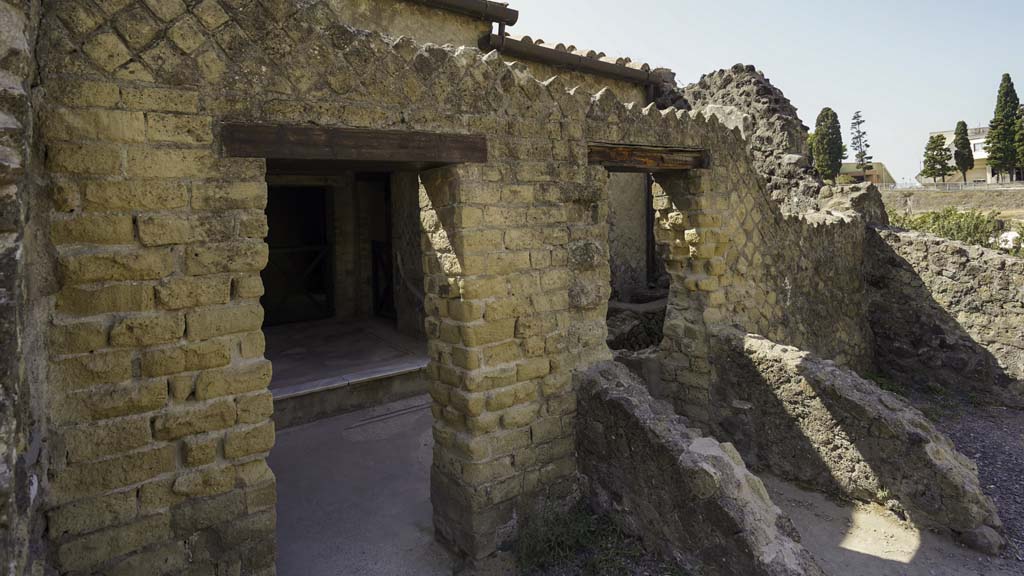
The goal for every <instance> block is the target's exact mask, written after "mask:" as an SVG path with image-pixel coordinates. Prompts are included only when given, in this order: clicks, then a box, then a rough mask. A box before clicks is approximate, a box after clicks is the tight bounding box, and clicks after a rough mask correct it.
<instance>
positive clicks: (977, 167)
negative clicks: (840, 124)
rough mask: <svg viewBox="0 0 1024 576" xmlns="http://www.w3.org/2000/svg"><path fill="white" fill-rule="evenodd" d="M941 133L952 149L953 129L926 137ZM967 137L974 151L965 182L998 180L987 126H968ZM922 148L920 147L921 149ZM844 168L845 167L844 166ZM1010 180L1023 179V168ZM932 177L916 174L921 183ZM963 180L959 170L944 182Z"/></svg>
mask: <svg viewBox="0 0 1024 576" xmlns="http://www.w3.org/2000/svg"><path fill="white" fill-rule="evenodd" d="M936 134H941V135H943V136H945V137H946V146H947V147H948V148H949V149H950V151H953V150H954V146H953V138H954V132H953V130H946V131H942V132H932V133H930V134H928V137H929V138H930V137H932V136H935V135H936ZM967 137H968V138H970V139H971V149H972V150H973V151H974V168H973V169H971V170H968V171H967V182H968V183H972V184H986V183H987V184H995V183H997V182H999V178H998V175H997V174H993V173H992V168H991V167H989V165H988V152H986V151H985V138H987V137H988V126H982V127H980V128H969V129H968V130H967ZM923 149H924V148H922V150H923ZM844 168H845V167H844ZM1010 176H1011V177H1010V180H1012V181H1015V182H1016V181H1021V180H1024V170H1021V169H1020V168H1018V169H1017V170H1016V171H1015V172H1014V174H1012V175H1010ZM932 180H933V179H932V178H924V177H923V176H921V175H920V174H918V176H917V181H918V182H920V183H921V184H926V183H931V181H932ZM961 181H963V178H962V176H961V175H960V172H959V171H958V172H955V173H953V174H951V175H949V176H947V177H946V182H961ZM1003 181H1004V182H1005V181H1007V175H1006V173H1003Z"/></svg>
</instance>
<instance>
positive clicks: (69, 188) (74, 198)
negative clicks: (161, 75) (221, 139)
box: [43, 80, 275, 574]
mask: <svg viewBox="0 0 1024 576" xmlns="http://www.w3.org/2000/svg"><path fill="white" fill-rule="evenodd" d="M43 128H44V138H45V141H46V150H47V159H48V166H47V168H48V171H49V175H50V178H51V186H50V190H51V193H52V197H53V200H54V205H53V213H52V228H51V232H50V236H51V238H52V241H53V244H54V249H55V251H56V255H57V259H58V264H59V291H58V293H57V295H56V298H55V302H54V311H53V316H52V317H53V321H52V322H53V325H52V327H51V328H50V331H51V338H50V345H51V349H50V359H51V364H50V377H49V387H50V397H51V398H50V400H51V410H50V414H49V423H50V426H51V432H52V438H51V443H50V446H51V451H50V456H51V461H50V469H49V490H48V492H47V493H48V498H49V501H48V504H49V507H50V511H49V537H50V538H51V539H52V541H53V548H54V550H55V555H56V560H57V566H58V568H59V569H60V570H61V572H62V573H64V572H74V573H84V572H90V573H91V572H92V571H102V572H104V573H110V574H114V573H118V574H120V573H124V574H148V573H155V572H156V571H157V570H158V568H159V569H160V570H181V569H184V568H186V567H189V566H190V567H192V568H193V569H195V570H198V571H201V570H204V569H208V570H210V571H213V570H224V571H226V572H225V573H239V571H240V572H241V573H243V574H271V573H273V570H274V549H275V547H274V523H275V516H274V502H275V495H274V489H275V482H274V476H273V474H272V473H271V471H270V469H269V468H268V467H267V465H266V463H265V457H266V455H267V453H268V452H269V450H270V448H271V447H272V446H273V444H274V424H273V422H271V421H270V415H271V412H272V410H273V402H272V399H271V394H270V392H269V391H268V390H267V385H268V384H269V382H270V376H271V367H270V363H269V362H268V361H266V360H265V359H264V358H263V351H264V340H263V333H262V331H261V325H262V321H263V310H262V308H261V306H260V304H259V297H260V296H261V295H262V293H263V286H262V282H261V280H260V277H259V275H258V273H259V271H260V270H261V269H262V268H263V267H264V266H265V265H266V262H267V246H266V244H265V243H264V242H263V240H262V238H263V237H264V236H266V233H267V223H266V216H265V215H264V213H263V209H264V207H265V205H266V200H267V190H266V183H265V169H264V164H263V162H262V161H249V160H224V159H220V158H218V156H217V153H216V152H215V149H214V145H213V141H214V135H213V132H212V122H211V118H210V117H209V116H207V115H205V114H203V112H202V111H201V109H200V107H199V101H198V97H197V95H196V94H194V93H191V92H188V91H184V90H170V89H161V88H131V87H120V86H117V85H114V84H108V83H102V82H75V81H71V80H68V83H67V85H66V87H65V90H64V91H63V92H62V93H61V95H60V97H59V99H58V100H56V101H54V102H53V104H52V107H51V109H50V110H48V111H47V114H46V115H45V117H44V120H43ZM232 571H233V572H232ZM200 573H202V572H200Z"/></svg>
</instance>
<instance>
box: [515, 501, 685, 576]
mask: <svg viewBox="0 0 1024 576" xmlns="http://www.w3.org/2000/svg"><path fill="white" fill-rule="evenodd" d="M515 556H516V562H517V564H518V566H519V570H520V573H521V574H524V575H525V576H548V575H558V576H563V575H564V576H570V575H581V576H625V575H629V574H650V575H651V576H687V573H686V572H684V571H683V570H682V569H681V568H679V567H678V566H676V565H675V564H674V563H671V562H666V561H664V560H663V559H661V558H659V557H658V556H656V555H654V554H652V553H649V552H647V550H645V549H644V547H643V543H642V542H641V541H640V540H639V539H638V538H635V537H633V536H630V535H628V534H626V533H625V532H623V531H622V530H621V529H619V527H618V526H617V525H616V524H615V522H613V521H612V519H611V518H609V517H607V516H602V515H599V514H596V513H594V512H593V511H592V510H591V509H590V508H589V507H588V506H587V505H586V504H585V503H580V504H577V505H576V506H574V507H573V508H571V509H569V510H568V511H558V510H553V509H548V510H544V511H542V512H541V513H540V514H538V515H536V516H534V517H533V518H532V519H530V521H529V522H528V523H527V524H526V525H525V526H524V527H523V529H522V530H520V532H519V539H518V541H517V542H516V546H515Z"/></svg>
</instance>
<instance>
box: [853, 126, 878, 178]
mask: <svg viewBox="0 0 1024 576" xmlns="http://www.w3.org/2000/svg"><path fill="white" fill-rule="evenodd" d="M863 126H864V116H862V115H861V113H860V110H858V111H857V112H856V113H854V115H853V121H852V122H850V147H851V148H853V152H854V155H853V157H854V158H856V159H857V169H858V170H860V171H861V176H863V177H865V178H866V177H867V172H868V170H872V169H874V166H872V165H871V160H872V158H873V157H872V156H871V155H870V154H868V148H871V144H868V134H867V132H865V131H864V128H863Z"/></svg>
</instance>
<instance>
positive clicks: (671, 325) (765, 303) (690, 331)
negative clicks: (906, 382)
mask: <svg viewBox="0 0 1024 576" xmlns="http://www.w3.org/2000/svg"><path fill="white" fill-rule="evenodd" d="M709 122H714V123H717V119H716V117H714V116H712V117H711V118H710V119H709ZM723 134H729V135H730V138H722V137H718V138H715V137H714V136H711V135H709V137H708V138H709V139H708V141H707V145H708V146H709V148H711V149H712V150H714V151H715V165H716V166H715V167H713V168H712V169H711V170H709V171H702V172H701V173H700V174H698V175H692V176H685V177H678V176H657V177H656V180H657V181H658V184H659V186H658V187H657V188H656V191H655V210H656V222H657V229H656V235H657V240H658V243H659V244H660V246H661V251H662V255H663V257H664V258H665V260H666V261H667V262H668V272H669V275H670V276H671V294H670V296H669V304H668V312H667V316H666V325H665V339H664V340H663V342H662V356H663V366H662V375H663V379H664V380H665V381H666V383H667V390H669V391H670V393H671V395H672V396H673V397H674V399H675V403H676V406H677V409H679V410H680V411H681V412H682V413H685V414H686V415H688V416H689V417H691V418H693V419H694V420H695V421H696V422H700V423H706V422H708V421H709V420H710V419H711V414H710V412H709V411H710V410H711V405H710V396H709V394H710V390H711V387H712V386H713V381H714V374H713V373H712V371H711V364H710V362H709V354H710V350H709V349H708V345H707V340H706V334H707V330H708V329H709V328H710V327H713V326H716V325H729V326H738V327H741V328H742V329H743V330H745V331H748V332H751V333H757V334H764V335H767V336H769V337H771V338H773V339H776V340H778V341H782V342H787V343H790V344H792V345H796V346H799V347H801V348H804V349H808V350H812V351H814V352H816V353H818V354H821V355H822V356H824V357H829V358H834V359H836V360H837V361H840V362H841V363H843V364H845V365H850V366H853V367H856V368H857V369H867V368H869V367H870V366H871V350H872V346H871V332H870V329H869V327H868V325H867V321H866V317H865V310H866V301H865V299H864V292H863V290H862V287H863V278H862V275H861V270H860V267H859V265H858V264H856V263H857V262H860V261H861V260H862V257H863V256H862V254H863V243H864V227H865V223H864V220H863V219H862V218H861V217H860V216H858V215H857V214H854V213H852V212H850V213H832V212H807V213H803V214H800V215H786V214H783V212H782V211H781V210H780V209H779V207H778V206H777V205H776V204H775V203H774V202H773V201H772V199H771V198H770V197H769V195H768V193H767V190H766V189H765V187H764V183H763V180H762V179H761V177H760V176H759V174H757V173H756V171H755V169H754V167H753V165H752V164H751V163H750V161H749V156H748V152H747V150H746V142H745V140H743V138H742V136H741V135H740V133H739V130H733V131H731V132H724V133H723ZM826 247H827V249H826Z"/></svg>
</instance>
